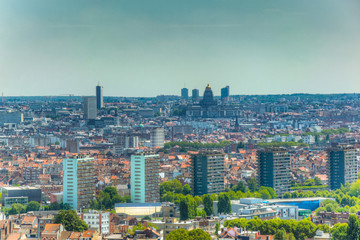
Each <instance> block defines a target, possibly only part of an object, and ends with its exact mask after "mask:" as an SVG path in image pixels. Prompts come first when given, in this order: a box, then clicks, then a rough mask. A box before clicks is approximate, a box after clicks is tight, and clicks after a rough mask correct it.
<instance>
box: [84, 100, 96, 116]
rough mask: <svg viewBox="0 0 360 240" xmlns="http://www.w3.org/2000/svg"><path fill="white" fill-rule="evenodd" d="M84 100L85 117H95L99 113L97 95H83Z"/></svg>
mask: <svg viewBox="0 0 360 240" xmlns="http://www.w3.org/2000/svg"><path fill="white" fill-rule="evenodd" d="M83 100H84V105H83V107H84V119H86V120H91V119H95V118H96V115H97V109H96V97H83Z"/></svg>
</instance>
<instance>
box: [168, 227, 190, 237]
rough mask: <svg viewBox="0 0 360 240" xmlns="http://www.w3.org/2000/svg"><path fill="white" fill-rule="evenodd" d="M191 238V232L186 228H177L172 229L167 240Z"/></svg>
mask: <svg viewBox="0 0 360 240" xmlns="http://www.w3.org/2000/svg"><path fill="white" fill-rule="evenodd" d="M182 239H183V240H189V232H188V231H187V230H186V229H184V228H180V229H176V230H174V231H171V232H170V233H169V234H168V235H167V236H166V240H182Z"/></svg>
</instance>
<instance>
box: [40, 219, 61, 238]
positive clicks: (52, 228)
mask: <svg viewBox="0 0 360 240" xmlns="http://www.w3.org/2000/svg"><path fill="white" fill-rule="evenodd" d="M62 231H64V226H63V225H62V224H51V223H48V224H46V225H45V229H44V231H43V232H42V233H41V239H42V240H54V239H59V237H60V234H61V232H62Z"/></svg>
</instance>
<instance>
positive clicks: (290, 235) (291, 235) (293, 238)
mask: <svg viewBox="0 0 360 240" xmlns="http://www.w3.org/2000/svg"><path fill="white" fill-rule="evenodd" d="M287 240H296V238H295V237H294V234H293V233H289V234H288V235H287Z"/></svg>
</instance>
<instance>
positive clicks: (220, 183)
mask: <svg viewBox="0 0 360 240" xmlns="http://www.w3.org/2000/svg"><path fill="white" fill-rule="evenodd" d="M224 158H225V154H224V153H222V152H219V151H200V152H198V153H197V154H193V155H192V156H191V171H192V181H191V184H192V190H193V194H194V195H200V196H201V195H203V194H213V193H216V194H219V193H221V192H224V191H225V187H224V162H225V159H224Z"/></svg>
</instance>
